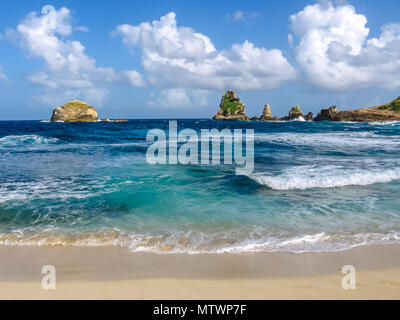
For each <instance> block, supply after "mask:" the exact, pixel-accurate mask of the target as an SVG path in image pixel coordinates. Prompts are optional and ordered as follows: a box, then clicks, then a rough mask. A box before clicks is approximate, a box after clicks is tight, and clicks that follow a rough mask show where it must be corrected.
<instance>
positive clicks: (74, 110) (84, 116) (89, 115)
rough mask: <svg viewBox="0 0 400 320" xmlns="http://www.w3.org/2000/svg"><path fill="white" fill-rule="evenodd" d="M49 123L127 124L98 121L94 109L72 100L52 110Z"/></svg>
mask: <svg viewBox="0 0 400 320" xmlns="http://www.w3.org/2000/svg"><path fill="white" fill-rule="evenodd" d="M50 121H51V122H97V121H103V122H128V120H125V119H115V120H110V119H103V120H99V116H98V114H97V110H96V108H94V107H92V106H90V105H89V104H88V103H86V102H82V101H79V100H74V101H71V102H68V103H66V104H64V105H63V106H61V107H59V108H56V109H54V110H53V115H52V117H51V120H50Z"/></svg>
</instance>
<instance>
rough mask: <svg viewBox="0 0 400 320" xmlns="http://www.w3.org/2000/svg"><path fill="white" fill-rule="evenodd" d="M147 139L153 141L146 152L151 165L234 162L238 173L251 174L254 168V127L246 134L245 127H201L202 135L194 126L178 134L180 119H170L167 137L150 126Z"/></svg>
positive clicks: (247, 130)
mask: <svg viewBox="0 0 400 320" xmlns="http://www.w3.org/2000/svg"><path fill="white" fill-rule="evenodd" d="M221 140H222V142H223V145H222V146H221ZM146 141H147V142H152V144H151V145H150V146H149V147H148V148H147V152H146V161H147V163H149V164H151V165H156V164H170V165H176V164H178V163H179V164H182V165H188V164H193V165H197V164H202V165H209V164H210V162H211V163H212V164H213V165H219V164H221V163H223V164H225V165H232V164H235V165H236V168H235V172H236V175H250V174H251V173H252V172H253V170H254V130H253V129H246V130H245V134H243V130H242V129H234V130H233V132H232V130H230V129H223V130H221V131H220V130H218V129H216V128H213V129H211V130H210V129H201V133H200V137H199V135H198V133H197V132H196V131H195V130H193V129H187V128H186V129H183V130H181V131H180V132H179V133H178V123H177V121H169V127H168V137H167V134H166V132H165V131H164V130H162V129H151V130H149V131H148V133H147V136H146ZM210 144H211V146H212V147H211V155H210ZM243 144H244V146H243ZM167 147H168V148H167ZM221 147H222V148H223V157H221ZM167 149H168V155H167ZM199 151H200V152H199ZM199 155H200V159H199ZM210 158H211V161H210Z"/></svg>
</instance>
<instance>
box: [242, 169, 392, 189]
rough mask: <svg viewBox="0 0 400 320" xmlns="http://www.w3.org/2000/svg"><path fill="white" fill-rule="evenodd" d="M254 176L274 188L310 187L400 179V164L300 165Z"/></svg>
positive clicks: (328, 186)
mask: <svg viewBox="0 0 400 320" xmlns="http://www.w3.org/2000/svg"><path fill="white" fill-rule="evenodd" d="M250 178H251V179H253V180H254V181H256V182H258V183H259V184H261V185H264V186H267V187H269V188H271V189H274V190H282V191H283V190H306V189H312V188H335V187H344V186H366V185H372V184H375V183H388V182H391V181H395V180H400V168H398V169H382V170H380V169H376V168H375V169H370V170H362V169H346V168H343V167H336V166H325V167H319V168H314V167H310V166H298V167H296V168H291V169H288V170H286V172H283V173H281V174H279V175H268V174H253V175H251V176H250Z"/></svg>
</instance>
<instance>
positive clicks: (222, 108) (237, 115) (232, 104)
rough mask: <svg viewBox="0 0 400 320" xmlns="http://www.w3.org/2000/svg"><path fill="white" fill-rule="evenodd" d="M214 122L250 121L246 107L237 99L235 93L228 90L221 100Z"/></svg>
mask: <svg viewBox="0 0 400 320" xmlns="http://www.w3.org/2000/svg"><path fill="white" fill-rule="evenodd" d="M213 119H214V120H244V121H247V120H250V119H249V117H248V116H247V115H246V112H245V105H244V103H243V102H241V101H240V98H239V97H236V93H235V91H232V90H228V91H227V92H226V93H225V94H224V95H223V96H222V99H221V104H220V105H219V110H218V113H217V114H216V115H215V116H214V118H213Z"/></svg>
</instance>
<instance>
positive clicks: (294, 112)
mask: <svg viewBox="0 0 400 320" xmlns="http://www.w3.org/2000/svg"><path fill="white" fill-rule="evenodd" d="M300 117H302V118H304V114H303V112H301V108H300V106H294V107H293V108H292V109H290V111H289V115H288V116H287V117H284V118H282V120H295V119H298V118H300Z"/></svg>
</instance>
